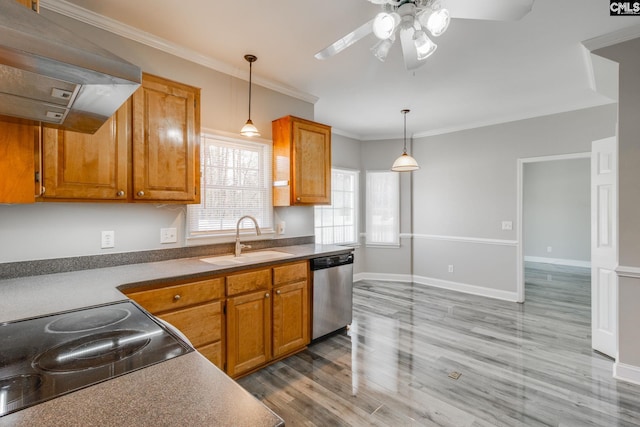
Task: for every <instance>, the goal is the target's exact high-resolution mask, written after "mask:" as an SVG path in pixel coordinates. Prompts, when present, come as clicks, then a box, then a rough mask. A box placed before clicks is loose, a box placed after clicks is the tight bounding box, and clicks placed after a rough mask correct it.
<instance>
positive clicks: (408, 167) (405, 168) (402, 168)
mask: <svg viewBox="0 0 640 427" xmlns="http://www.w3.org/2000/svg"><path fill="white" fill-rule="evenodd" d="M418 169H420V166H418V162H416V159H414V158H413V157H411V156H410V155H408V154H407V152H406V151H405V152H404V153H402V155H401V156H400V157H398V158H397V159H396V161H395V162H393V166H391V170H392V171H394V172H411V171H414V170H418Z"/></svg>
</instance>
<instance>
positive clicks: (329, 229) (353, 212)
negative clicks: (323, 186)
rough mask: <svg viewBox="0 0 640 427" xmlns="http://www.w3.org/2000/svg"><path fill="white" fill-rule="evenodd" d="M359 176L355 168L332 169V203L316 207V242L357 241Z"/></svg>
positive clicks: (339, 242) (342, 242) (340, 242)
mask: <svg viewBox="0 0 640 427" xmlns="http://www.w3.org/2000/svg"><path fill="white" fill-rule="evenodd" d="M358 178H359V172H358V171H355V170H347V169H332V170H331V205H330V206H326V205H319V206H316V207H315V220H314V224H315V235H316V243H318V244H325V245H329V244H355V243H357V242H358V191H359V190H358Z"/></svg>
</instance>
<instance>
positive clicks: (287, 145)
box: [272, 116, 331, 206]
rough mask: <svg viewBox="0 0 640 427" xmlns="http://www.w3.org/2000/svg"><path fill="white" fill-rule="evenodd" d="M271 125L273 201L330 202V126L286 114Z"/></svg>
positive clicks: (290, 203)
mask: <svg viewBox="0 0 640 427" xmlns="http://www.w3.org/2000/svg"><path fill="white" fill-rule="evenodd" d="M272 128H273V205H274V206H293V205H328V204H331V127H330V126H327V125H323V124H320V123H315V122H312V121H309V120H305V119H300V118H298V117H293V116H285V117H281V118H279V119H277V120H274V121H273V123H272Z"/></svg>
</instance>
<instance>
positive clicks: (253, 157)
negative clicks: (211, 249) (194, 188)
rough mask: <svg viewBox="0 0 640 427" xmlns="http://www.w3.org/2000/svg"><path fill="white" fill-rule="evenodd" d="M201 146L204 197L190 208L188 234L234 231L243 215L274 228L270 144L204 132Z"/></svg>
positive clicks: (201, 179)
mask: <svg viewBox="0 0 640 427" xmlns="http://www.w3.org/2000/svg"><path fill="white" fill-rule="evenodd" d="M200 150H201V151H200V159H201V163H200V164H201V168H200V171H201V172H200V174H201V177H200V182H201V191H202V192H201V197H200V199H201V201H200V204H199V205H189V206H188V208H187V216H188V221H187V223H188V224H187V227H188V231H189V236H190V237H197V236H203V235H222V234H230V233H233V232H234V231H235V229H236V223H237V221H238V219H239V218H240V217H242V216H243V215H251V216H253V217H255V218H256V219H257V220H258V224H259V225H260V228H261V229H262V230H263V231H269V230H272V229H273V202H272V199H271V150H272V147H271V144H269V143H263V142H259V141H247V140H241V139H234V138H227V137H223V136H217V135H212V134H203V135H202V140H201V145H200ZM243 226H244V227H245V228H246V227H249V226H251V227H253V223H251V222H250V221H244V222H243Z"/></svg>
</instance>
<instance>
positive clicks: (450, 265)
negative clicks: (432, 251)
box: [449, 264, 453, 273]
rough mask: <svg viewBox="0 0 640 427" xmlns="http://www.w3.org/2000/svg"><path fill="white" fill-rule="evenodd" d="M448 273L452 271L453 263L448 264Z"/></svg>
mask: <svg viewBox="0 0 640 427" xmlns="http://www.w3.org/2000/svg"><path fill="white" fill-rule="evenodd" d="M449 273H453V264H449Z"/></svg>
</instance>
